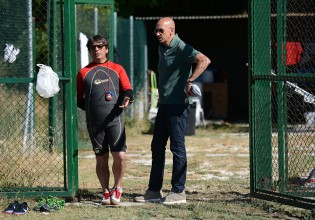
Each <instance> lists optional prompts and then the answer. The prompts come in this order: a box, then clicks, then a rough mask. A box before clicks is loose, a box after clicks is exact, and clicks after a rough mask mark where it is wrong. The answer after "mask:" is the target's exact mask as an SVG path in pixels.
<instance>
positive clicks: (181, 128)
mask: <svg viewBox="0 0 315 220" xmlns="http://www.w3.org/2000/svg"><path fill="white" fill-rule="evenodd" d="M189 111H190V106H189V105H166V104H160V105H159V109H158V113H157V117H156V120H155V126H154V133H153V139H152V142H151V152H152V167H151V173H150V181H149V187H148V189H149V190H151V191H159V190H161V189H162V186H163V177H164V168H165V151H166V145H167V140H168V138H170V150H171V152H172V154H173V170H172V181H171V184H172V188H171V191H172V192H177V193H180V192H182V191H183V190H184V189H185V183H186V174H187V157H186V148H185V131H186V121H187V118H188V114H189Z"/></svg>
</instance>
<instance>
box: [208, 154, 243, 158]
mask: <svg viewBox="0 0 315 220" xmlns="http://www.w3.org/2000/svg"><path fill="white" fill-rule="evenodd" d="M227 156H231V154H206V157H227ZM233 156H237V157H249V154H233Z"/></svg>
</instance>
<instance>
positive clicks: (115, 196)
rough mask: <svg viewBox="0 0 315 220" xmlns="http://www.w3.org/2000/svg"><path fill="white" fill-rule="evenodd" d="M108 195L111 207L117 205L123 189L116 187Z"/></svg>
mask: <svg viewBox="0 0 315 220" xmlns="http://www.w3.org/2000/svg"><path fill="white" fill-rule="evenodd" d="M110 193H111V196H110V201H111V203H112V204H113V205H119V203H120V197H121V194H122V193H123V189H122V188H121V187H117V188H114V189H112V191H111V192H110Z"/></svg>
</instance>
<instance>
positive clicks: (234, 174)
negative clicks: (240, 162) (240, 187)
mask: <svg viewBox="0 0 315 220" xmlns="http://www.w3.org/2000/svg"><path fill="white" fill-rule="evenodd" d="M211 172H216V173H220V174H219V175H214V174H207V175H203V176H202V179H204V180H209V179H219V180H229V179H231V177H232V178H235V177H237V178H247V177H248V176H249V170H245V171H235V172H228V171H226V170H211Z"/></svg>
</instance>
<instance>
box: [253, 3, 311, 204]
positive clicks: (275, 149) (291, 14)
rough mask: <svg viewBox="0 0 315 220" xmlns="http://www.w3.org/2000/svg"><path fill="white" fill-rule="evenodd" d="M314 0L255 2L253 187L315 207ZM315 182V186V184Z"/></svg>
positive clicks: (261, 192) (256, 191)
mask: <svg viewBox="0 0 315 220" xmlns="http://www.w3.org/2000/svg"><path fill="white" fill-rule="evenodd" d="M314 6H315V2H314V1H294V0H271V1H265V0H258V1H253V2H251V16H250V19H251V20H250V30H251V32H250V33H251V41H250V42H251V60H250V65H249V67H250V74H251V76H250V79H251V80H250V89H251V124H252V126H251V127H252V130H251V150H252V151H251V152H252V160H251V169H252V171H253V172H252V173H251V187H252V192H253V193H254V194H255V195H259V196H267V197H268V196H269V197H268V198H269V199H277V200H281V199H282V202H285V203H289V204H293V205H298V206H302V207H308V208H309V207H313V205H314V204H315V199H314V198H315V190H314V189H315V173H314V175H311V171H312V170H313V169H314V168H315V157H314V152H315V147H314V146H315V136H314V129H315V117H314V113H315V44H314V42H315V40H314V39H315V34H314V33H315V26H314V22H315V7H314ZM313 180H314V182H313Z"/></svg>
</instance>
